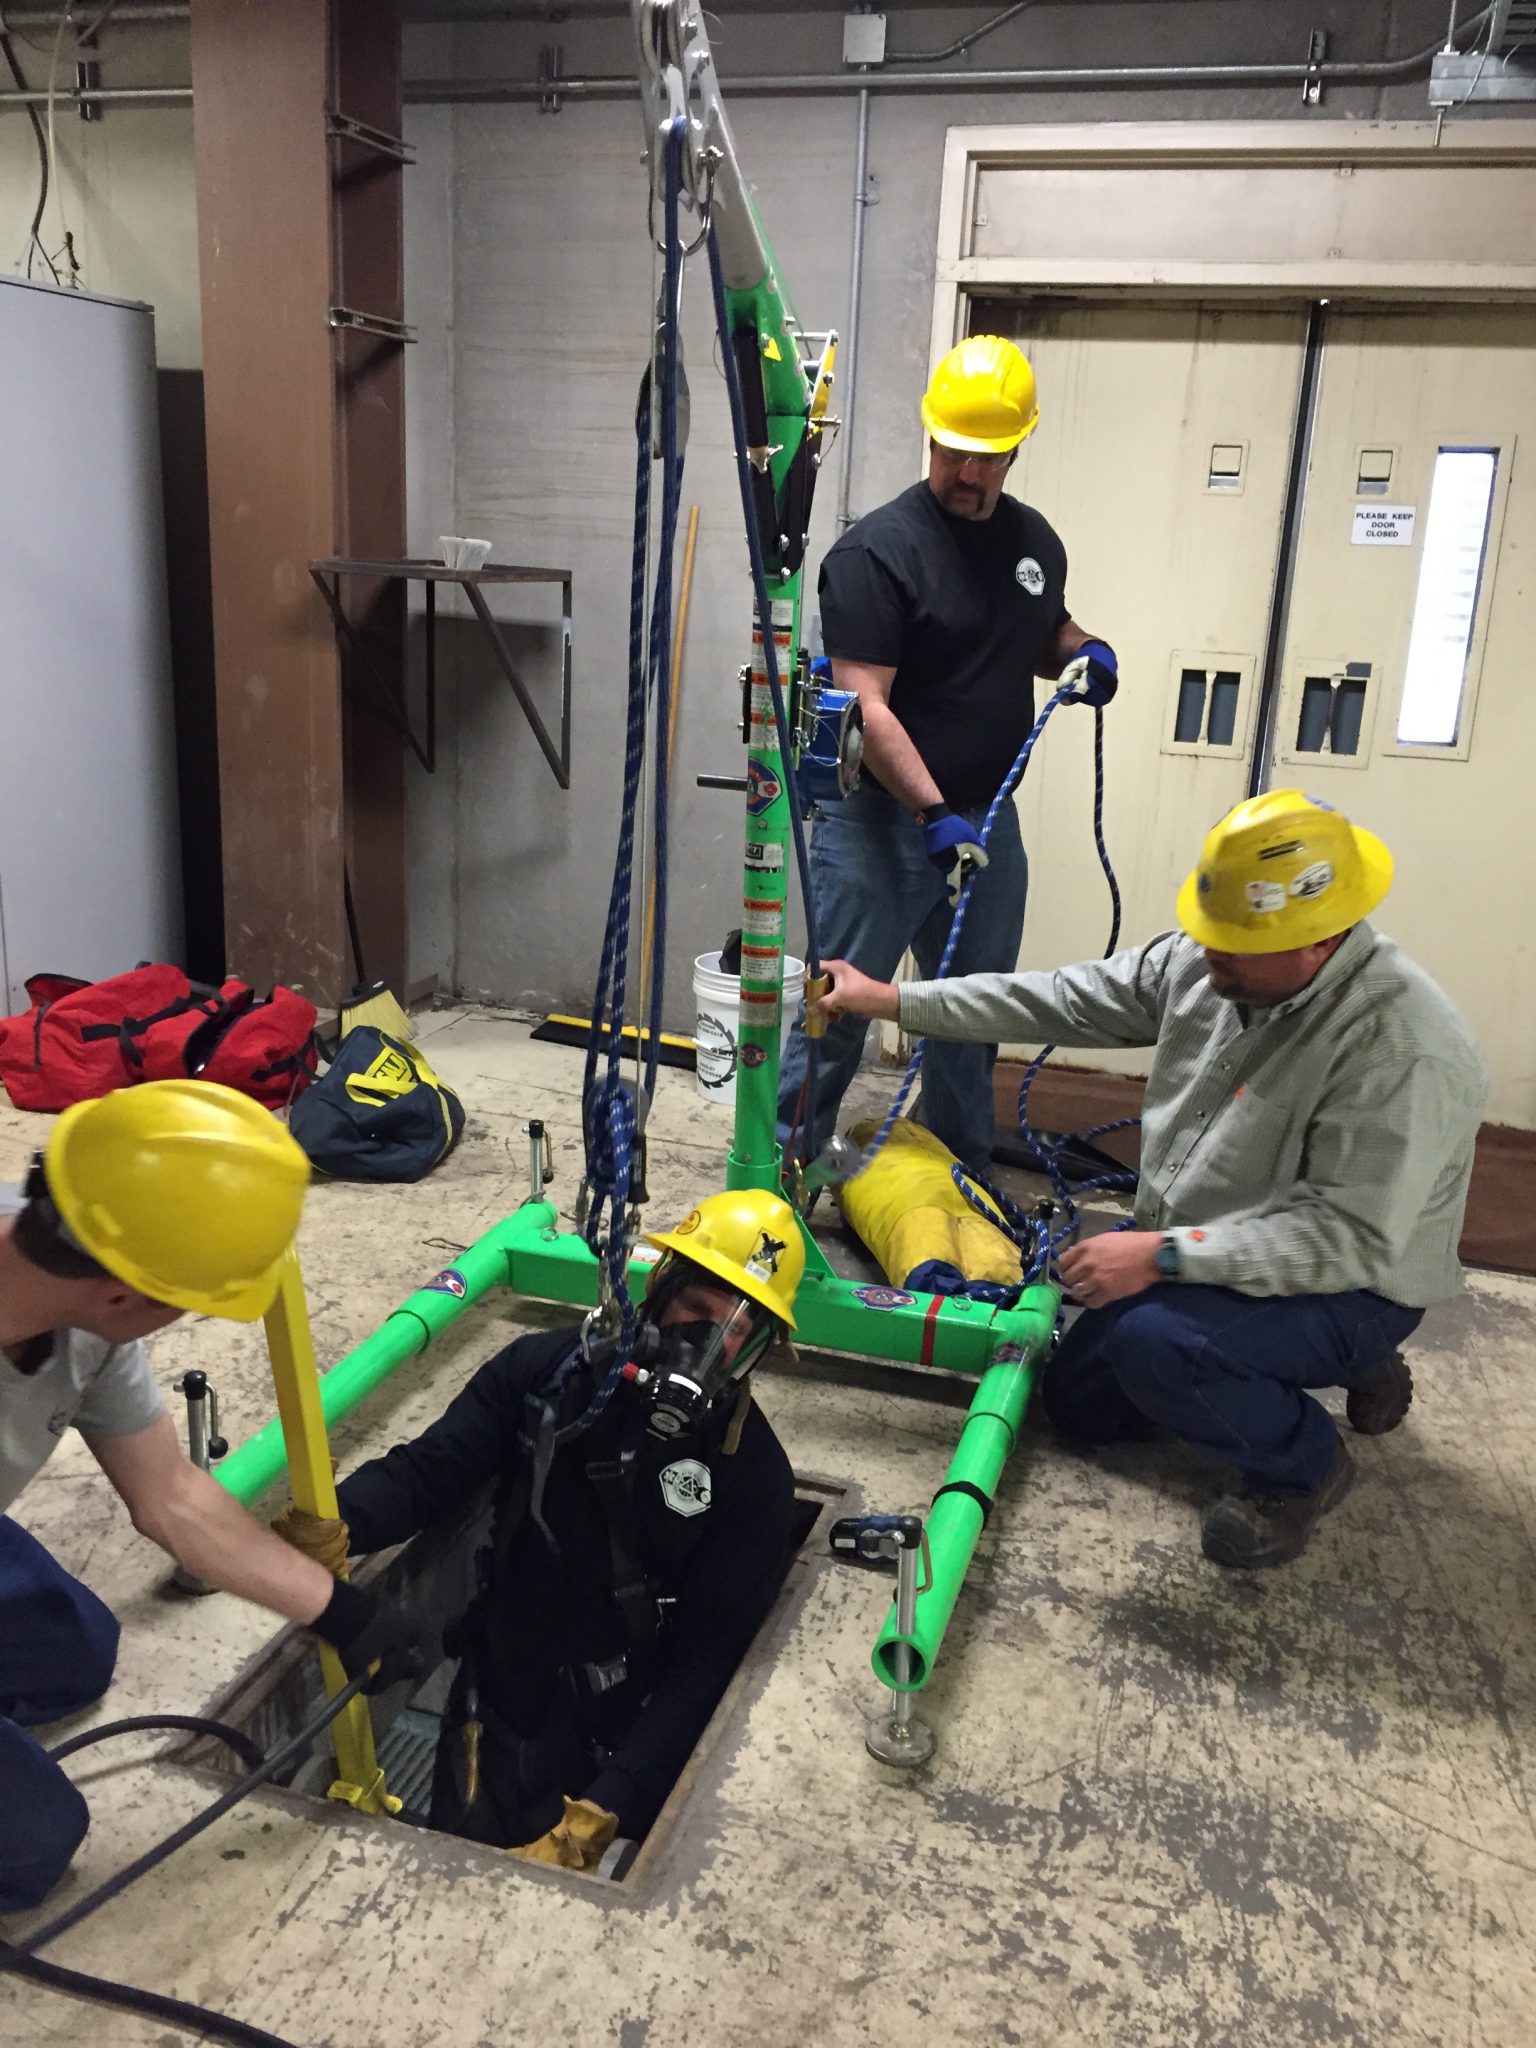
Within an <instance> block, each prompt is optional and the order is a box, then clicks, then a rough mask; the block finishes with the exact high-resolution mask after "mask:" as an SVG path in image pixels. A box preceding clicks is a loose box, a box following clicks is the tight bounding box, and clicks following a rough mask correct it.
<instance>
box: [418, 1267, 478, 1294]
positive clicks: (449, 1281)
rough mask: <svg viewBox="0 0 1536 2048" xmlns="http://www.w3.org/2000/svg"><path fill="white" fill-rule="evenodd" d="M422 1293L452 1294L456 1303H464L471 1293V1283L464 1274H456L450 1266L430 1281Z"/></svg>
mask: <svg viewBox="0 0 1536 2048" xmlns="http://www.w3.org/2000/svg"><path fill="white" fill-rule="evenodd" d="M422 1291H423V1293H426V1294H451V1295H452V1296H453V1298H454V1300H455V1301H462V1300H463V1299H464V1297H465V1295H466V1294H468V1292H469V1282H468V1281H467V1280H466V1279H465V1278H464V1275H463V1274H462V1273H456V1272H455V1271H454V1270H453V1268H452V1266H449V1267H447V1268H445V1270H444V1271H443V1272H441V1273H439V1274H438V1275H437V1277H436V1279H434V1280H429V1281H428V1282H427V1284H426V1286H425V1288H424V1289H423V1290H422Z"/></svg>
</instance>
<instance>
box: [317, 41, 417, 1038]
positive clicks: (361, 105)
mask: <svg viewBox="0 0 1536 2048" xmlns="http://www.w3.org/2000/svg"><path fill="white" fill-rule="evenodd" d="M331 15H332V46H331V105H332V107H333V108H334V109H335V111H336V112H337V113H338V114H344V115H347V116H349V117H350V118H351V119H352V120H354V121H366V122H367V123H368V125H369V126H370V127H372V128H378V129H382V130H383V131H384V132H385V133H386V134H389V135H398V134H399V133H400V127H401V120H402V103H401V85H400V18H399V8H398V5H396V4H393V0H331ZM331 162H332V173H333V184H332V200H331V209H332V210H331V219H332V239H331V265H332V286H331V289H332V297H333V302H334V303H336V304H339V305H343V306H350V307H352V308H354V309H355V310H357V311H360V312H366V313H376V314H383V315H384V316H385V317H386V318H388V319H391V320H398V319H400V317H401V315H402V312H403V310H404V302H405V259H404V238H405V209H404V203H403V193H402V189H401V178H402V176H403V172H402V169H401V166H400V164H399V162H398V161H395V160H393V159H391V158H390V157H388V156H380V155H379V154H377V153H376V152H372V151H370V150H368V149H366V148H361V147H359V146H358V145H357V144H355V143H350V142H344V141H338V142H337V143H335V144H334V145H333V149H332V158H331ZM335 372H336V548H335V552H336V553H337V554H338V555H346V556H350V557H351V559H352V560H354V561H364V562H395V561H398V560H399V559H400V558H401V556H402V555H403V554H404V553H405V349H404V346H403V345H402V344H401V343H400V342H391V341H383V340H380V339H378V338H377V337H374V336H370V335H367V334H362V333H345V334H343V335H341V336H340V337H339V339H338V343H337V347H336V354H335ZM341 595H342V601H343V603H344V604H345V605H346V606H347V609H348V612H349V615H350V616H351V618H352V620H353V622H354V624H355V625H356V626H357V627H358V629H359V632H360V634H361V636H362V638H363V639H364V640H365V642H366V643H367V646H368V649H369V654H370V656H371V659H372V663H373V666H374V668H375V669H376V670H377V672H378V674H379V675H380V676H382V677H383V679H384V680H385V681H387V682H389V683H390V684H392V685H393V687H394V693H395V696H396V699H397V701H400V702H403V701H404V698H405V641H406V586H405V584H404V583H403V582H401V581H399V580H398V579H395V578H391V579H387V580H381V581H379V582H377V583H370V582H369V581H368V580H367V579H366V578H363V577H348V578H346V579H345V581H344V583H343V586H342V592H341ZM355 685H356V686H355V688H354V689H351V690H349V691H348V692H347V693H346V695H345V697H344V700H343V708H342V717H343V733H344V775H343V787H344V790H345V794H346V845H347V863H348V867H349V870H350V872H351V876H352V895H353V901H354V903H355V905H356V909H357V920H358V925H359V927H360V930H361V934H362V941H363V953H364V958H365V963H366V966H367V969H368V973H369V974H370V975H371V976H373V977H375V978H376V979H379V980H383V981H387V982H388V983H389V985H390V987H391V988H392V989H394V991H395V993H396V994H397V995H398V996H399V997H400V998H401V1000H402V1001H404V1000H405V996H406V985H407V984H406V974H407V962H406V869H405V775H406V750H405V746H404V744H403V742H402V741H401V739H400V736H399V734H398V733H397V732H395V730H394V728H393V727H392V726H391V725H389V724H388V723H387V722H385V721H384V720H382V719H381V718H379V717H378V716H376V715H375V716H369V714H368V712H367V711H366V710H365V709H364V708H362V707H363V706H365V705H366V704H367V703H368V701H369V697H370V695H371V694H372V693H373V692H375V691H376V690H377V687H378V685H377V683H376V682H372V683H370V681H369V680H367V679H366V678H365V677H364V675H363V674H362V673H361V672H359V673H358V674H357V675H356V677H355Z"/></svg>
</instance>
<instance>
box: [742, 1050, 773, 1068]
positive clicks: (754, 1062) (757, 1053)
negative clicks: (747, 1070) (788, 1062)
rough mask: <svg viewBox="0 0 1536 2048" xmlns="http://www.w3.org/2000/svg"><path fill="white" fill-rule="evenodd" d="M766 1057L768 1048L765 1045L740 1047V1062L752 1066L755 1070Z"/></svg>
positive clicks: (745, 1065)
mask: <svg viewBox="0 0 1536 2048" xmlns="http://www.w3.org/2000/svg"><path fill="white" fill-rule="evenodd" d="M767 1058H768V1048H767V1046H766V1045H744V1046H743V1047H742V1048H741V1064H742V1065H743V1066H744V1067H752V1068H753V1069H754V1070H755V1069H756V1068H758V1067H760V1066H762V1065H763V1064H764V1062H765V1061H766V1060H767Z"/></svg>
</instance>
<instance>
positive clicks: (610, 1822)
mask: <svg viewBox="0 0 1536 2048" xmlns="http://www.w3.org/2000/svg"><path fill="white" fill-rule="evenodd" d="M618 1831H619V1818H618V1815H617V1814H614V1813H609V1812H608V1811H607V1809H606V1808H605V1807H601V1806H598V1805H595V1804H594V1802H593V1801H592V1800H590V1799H570V1798H567V1800H566V1802H565V1817H564V1818H563V1819H562V1820H558V1821H556V1823H555V1825H554V1826H553V1827H552V1828H551V1829H550V1831H549V1833H548V1834H547V1835H540V1837H539V1839H538V1840H537V1841H536V1842H529V1843H527V1844H526V1845H525V1846H524V1847H523V1848H521V1849H509V1850H508V1851H507V1854H508V1855H509V1856H516V1857H517V1858H518V1859H519V1860H520V1861H521V1862H523V1863H550V1864H553V1865H554V1866H555V1867H556V1868H557V1869H560V1870H596V1868H597V1866H598V1864H599V1863H601V1862H602V1860H603V1855H604V1852H605V1851H606V1850H607V1848H608V1845H609V1843H610V1842H611V1841H612V1840H613V1838H614V1836H615V1835H616V1834H617V1833H618Z"/></svg>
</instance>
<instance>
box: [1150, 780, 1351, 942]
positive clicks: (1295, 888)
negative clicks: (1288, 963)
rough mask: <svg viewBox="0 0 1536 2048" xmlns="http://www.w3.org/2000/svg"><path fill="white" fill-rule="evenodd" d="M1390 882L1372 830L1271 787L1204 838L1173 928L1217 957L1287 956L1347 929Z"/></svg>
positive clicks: (1330, 808)
mask: <svg viewBox="0 0 1536 2048" xmlns="http://www.w3.org/2000/svg"><path fill="white" fill-rule="evenodd" d="M1391 886H1392V856H1391V854H1390V853H1388V851H1387V849H1386V847H1385V846H1383V845H1382V843H1381V841H1380V840H1379V839H1378V838H1377V837H1376V835H1375V833H1374V832H1367V831H1365V830H1363V829H1362V827H1360V826H1359V825H1351V823H1350V822H1349V820H1348V818H1346V817H1345V816H1344V813H1343V812H1342V811H1336V810H1334V808H1333V806H1332V805H1331V804H1324V803H1319V802H1318V800H1317V799H1316V797H1310V796H1303V794H1302V792H1301V791H1300V790H1299V789H1271V790H1269V791H1267V792H1266V793H1265V794H1264V795H1263V796H1251V797H1249V798H1248V800H1247V801H1246V803H1240V804H1239V805H1238V806H1237V807H1236V809H1235V810H1231V811H1228V813H1227V815H1226V816H1225V817H1224V818H1223V819H1222V821H1221V823H1220V824H1219V825H1217V826H1216V827H1215V828H1214V829H1213V830H1212V831H1211V832H1209V833H1208V834H1207V835H1206V841H1205V844H1204V846H1202V847H1201V849H1200V860H1199V864H1198V866H1197V867H1196V868H1195V871H1194V873H1193V874H1192V875H1190V876H1189V877H1188V879H1187V880H1186V881H1185V883H1184V886H1183V888H1182V889H1180V891H1179V923H1180V924H1181V925H1182V926H1183V927H1184V929H1185V931H1187V932H1188V933H1189V936H1190V937H1191V938H1192V939H1193V940H1194V941H1195V942H1196V944H1197V945H1201V946H1209V947H1210V948H1211V950H1212V951H1213V952H1216V953H1287V952H1289V951H1291V949H1292V948H1293V947H1296V946H1314V945H1316V944H1317V943H1318V942H1319V941H1320V940H1322V939H1331V938H1333V937H1334V936H1335V934H1336V933H1338V932H1343V931H1348V929H1349V927H1350V926H1351V925H1352V924H1358V923H1359V921H1360V919H1361V918H1362V917H1365V916H1366V915H1367V914H1368V913H1369V912H1370V911H1372V910H1374V909H1375V908H1376V905H1377V904H1378V903H1379V902H1380V901H1381V899H1382V897H1383V896H1385V895H1386V893H1387V891H1388V890H1389V889H1390V888H1391Z"/></svg>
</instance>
